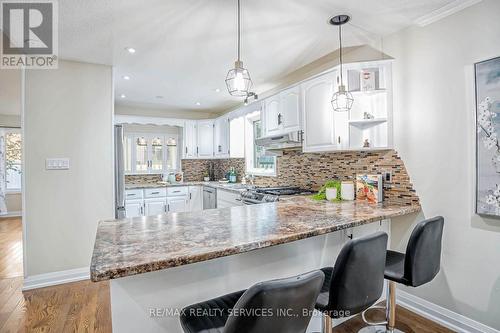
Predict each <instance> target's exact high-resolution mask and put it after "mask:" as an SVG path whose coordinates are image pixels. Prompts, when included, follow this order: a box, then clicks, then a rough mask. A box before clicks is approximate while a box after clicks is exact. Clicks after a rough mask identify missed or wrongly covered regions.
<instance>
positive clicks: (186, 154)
mask: <svg viewBox="0 0 500 333" xmlns="http://www.w3.org/2000/svg"><path fill="white" fill-rule="evenodd" d="M187 153H188V147H187V146H186V155H187Z"/></svg>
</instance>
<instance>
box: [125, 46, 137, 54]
mask: <svg viewBox="0 0 500 333" xmlns="http://www.w3.org/2000/svg"><path fill="white" fill-rule="evenodd" d="M125 50H127V52H128V53H130V54H134V53H135V49H134V48H133V47H126V48H125Z"/></svg>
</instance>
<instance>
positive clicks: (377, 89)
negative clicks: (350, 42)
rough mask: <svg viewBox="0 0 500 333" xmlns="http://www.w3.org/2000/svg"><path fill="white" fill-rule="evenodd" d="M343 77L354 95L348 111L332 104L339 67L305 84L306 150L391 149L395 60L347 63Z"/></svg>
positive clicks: (303, 102) (303, 119)
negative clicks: (392, 70)
mask: <svg viewBox="0 0 500 333" xmlns="http://www.w3.org/2000/svg"><path fill="white" fill-rule="evenodd" d="M343 77H344V84H346V85H347V89H348V90H349V92H350V93H351V94H352V96H353V98H354V103H353V107H352V109H351V110H350V111H348V112H335V111H333V109H332V105H331V98H332V95H333V93H334V92H335V91H337V89H338V85H339V82H340V72H339V69H338V67H337V68H335V69H334V70H332V71H330V72H328V73H325V74H322V75H319V76H317V77H315V78H313V79H311V80H308V81H305V82H303V83H302V84H301V88H302V91H301V93H302V96H301V98H302V124H303V130H304V148H303V150H304V152H322V151H335V150H373V149H387V148H391V147H392V73H391V61H390V60H384V61H375V62H364V63H353V64H346V65H344V72H343Z"/></svg>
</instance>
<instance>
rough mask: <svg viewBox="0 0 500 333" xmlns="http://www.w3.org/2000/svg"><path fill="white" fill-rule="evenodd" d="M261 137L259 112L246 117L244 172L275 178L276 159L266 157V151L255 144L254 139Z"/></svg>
mask: <svg viewBox="0 0 500 333" xmlns="http://www.w3.org/2000/svg"><path fill="white" fill-rule="evenodd" d="M261 135H262V122H261V120H260V112H254V113H251V114H249V115H247V116H246V125H245V148H246V152H247V154H246V172H247V173H249V174H252V175H259V176H276V157H274V156H267V155H266V150H265V149H264V148H262V147H260V146H257V145H256V144H255V138H258V137H260V136H261Z"/></svg>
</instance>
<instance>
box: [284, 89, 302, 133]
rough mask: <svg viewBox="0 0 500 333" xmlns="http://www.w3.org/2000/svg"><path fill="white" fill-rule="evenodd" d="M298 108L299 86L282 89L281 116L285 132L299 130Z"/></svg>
mask: <svg viewBox="0 0 500 333" xmlns="http://www.w3.org/2000/svg"><path fill="white" fill-rule="evenodd" d="M300 110H301V105H300V86H297V87H293V88H290V89H288V90H285V91H283V92H282V93H281V118H282V125H283V130H284V131H285V132H292V131H298V130H300Z"/></svg>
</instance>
